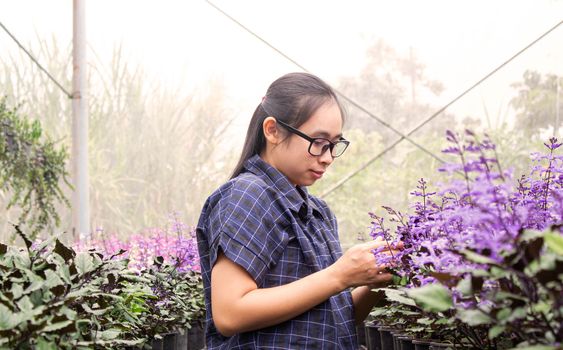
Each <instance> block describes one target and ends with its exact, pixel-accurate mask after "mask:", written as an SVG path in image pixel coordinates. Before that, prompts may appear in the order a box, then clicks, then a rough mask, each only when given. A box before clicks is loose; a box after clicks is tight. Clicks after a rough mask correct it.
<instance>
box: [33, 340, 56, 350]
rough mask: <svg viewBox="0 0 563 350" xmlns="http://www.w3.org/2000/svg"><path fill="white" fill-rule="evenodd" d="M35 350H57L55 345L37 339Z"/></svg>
mask: <svg viewBox="0 0 563 350" xmlns="http://www.w3.org/2000/svg"><path fill="white" fill-rule="evenodd" d="M35 349H36V350H57V344H55V343H54V342H50V341H47V340H45V339H44V338H39V339H37V345H36V346H35Z"/></svg>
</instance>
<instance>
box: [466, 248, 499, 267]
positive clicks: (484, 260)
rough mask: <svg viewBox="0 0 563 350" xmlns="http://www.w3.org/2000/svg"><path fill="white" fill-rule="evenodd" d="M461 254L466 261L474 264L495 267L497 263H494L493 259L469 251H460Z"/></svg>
mask: <svg viewBox="0 0 563 350" xmlns="http://www.w3.org/2000/svg"><path fill="white" fill-rule="evenodd" d="M461 254H462V255H463V256H465V258H466V259H467V260H470V261H473V262H476V263H478V264H489V265H496V264H497V262H496V261H494V260H493V259H491V258H489V257H486V256H484V255H481V254H479V253H476V252H474V251H472V250H469V249H464V250H462V251H461Z"/></svg>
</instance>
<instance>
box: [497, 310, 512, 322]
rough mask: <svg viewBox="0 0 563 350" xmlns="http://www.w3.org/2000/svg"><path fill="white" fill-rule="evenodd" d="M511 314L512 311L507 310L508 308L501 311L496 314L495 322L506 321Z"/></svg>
mask: <svg viewBox="0 0 563 350" xmlns="http://www.w3.org/2000/svg"><path fill="white" fill-rule="evenodd" d="M511 312H512V309H509V308H504V309H501V310H500V311H499V312H497V320H499V321H504V320H506V319H507V318H508V317H509V316H510V313H511Z"/></svg>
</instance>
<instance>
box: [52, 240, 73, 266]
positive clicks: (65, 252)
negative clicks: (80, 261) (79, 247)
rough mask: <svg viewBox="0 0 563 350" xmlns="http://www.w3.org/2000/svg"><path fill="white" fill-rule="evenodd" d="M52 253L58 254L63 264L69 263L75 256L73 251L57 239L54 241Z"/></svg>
mask: <svg viewBox="0 0 563 350" xmlns="http://www.w3.org/2000/svg"><path fill="white" fill-rule="evenodd" d="M53 251H54V252H55V253H57V254H59V255H60V256H61V257H62V258H63V259H64V261H65V262H69V261H70V260H71V259H72V258H74V256H75V255H76V253H75V252H74V250H72V249H70V248H67V246H65V245H64V244H63V243H61V241H59V240H58V239H57V240H56V241H55V249H54V250H53Z"/></svg>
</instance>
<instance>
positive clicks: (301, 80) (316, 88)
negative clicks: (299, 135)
mask: <svg viewBox="0 0 563 350" xmlns="http://www.w3.org/2000/svg"><path fill="white" fill-rule="evenodd" d="M331 99H332V100H334V101H335V102H336V104H337V105H338V107H339V108H340V114H341V115H342V118H343V119H344V116H345V113H344V109H343V108H342V105H341V104H340V101H339V100H338V98H337V97H336V94H335V92H334V90H333V89H332V88H331V87H330V86H329V85H328V84H327V83H325V82H324V81H322V80H321V79H319V78H318V77H316V76H314V75H312V74H308V73H289V74H286V75H284V76H282V77H280V78H278V79H277V80H275V81H274V82H273V83H272V84H271V85H270V87H269V88H268V91H267V92H266V96H264V97H263V98H262V102H261V103H260V104H259V105H258V107H256V110H255V111H254V114H253V115H252V119H251V120H250V125H249V126H248V131H247V132H246V139H245V141H244V147H243V149H242V154H241V156H240V159H239V161H238V163H237V165H236V167H235V170H234V171H233V174H232V175H231V179H232V178H234V177H237V176H238V175H239V174H240V173H241V172H242V170H243V169H244V162H245V161H246V160H247V159H249V158H251V157H252V156H253V155H255V154H260V152H262V151H263V150H264V148H265V147H266V138H265V137H264V132H263V131H262V124H263V123H264V119H266V118H267V117H269V116H273V117H275V118H276V119H278V120H281V121H283V122H285V123H286V124H289V125H291V126H293V127H295V128H298V127H300V126H301V125H302V124H304V123H305V122H306V121H307V120H308V119H309V118H310V117H311V116H312V115H313V114H314V113H315V111H316V110H317V109H318V108H319V107H321V106H322V105H323V104H324V103H325V102H328V101H330V100H331Z"/></svg>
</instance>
